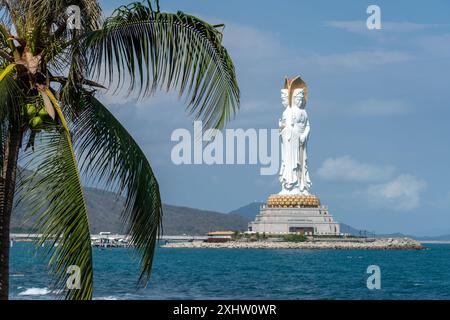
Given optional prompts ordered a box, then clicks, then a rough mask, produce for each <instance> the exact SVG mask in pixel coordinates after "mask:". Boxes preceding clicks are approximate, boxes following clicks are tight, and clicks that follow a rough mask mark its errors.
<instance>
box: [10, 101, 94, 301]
mask: <svg viewBox="0 0 450 320" xmlns="http://www.w3.org/2000/svg"><path fill="white" fill-rule="evenodd" d="M53 98H54V97H53ZM54 106H55V109H56V111H57V112H58V115H59V117H60V118H61V119H60V120H61V121H62V123H63V126H62V127H57V129H56V130H52V131H45V132H44V133H42V134H41V135H40V138H39V144H38V145H37V147H36V149H35V151H34V152H28V153H27V154H25V155H24V160H25V159H26V161H27V163H26V167H31V168H34V169H35V173H34V174H32V175H30V176H29V177H26V178H24V180H23V181H21V184H20V186H19V189H20V191H21V192H20V197H19V201H23V200H26V201H27V202H28V203H32V204H33V205H32V208H30V209H31V213H30V216H33V215H36V216H38V219H37V223H36V225H35V229H36V230H39V232H40V233H42V235H43V236H42V238H41V239H40V240H39V244H45V243H46V241H50V243H51V245H50V246H48V245H47V246H46V249H45V252H46V254H48V255H49V256H50V261H49V264H50V267H51V273H52V274H53V279H52V283H53V284H54V286H55V288H59V289H61V290H64V292H65V296H66V298H67V299H77V300H78V299H79V300H87V299H91V298H92V290H93V266H92V248H91V238H90V232H89V222H88V213H87V208H86V202H85V199H84V194H83V189H82V186H81V181H80V177H79V174H78V168H77V162H76V159H75V154H74V150H73V147H72V142H71V137H70V132H69V131H68V127H67V125H66V123H65V120H64V117H63V115H62V113H61V110H60V109H59V106H58V105H55V104H54ZM70 266H77V267H79V268H80V285H81V286H80V288H79V289H72V290H68V289H67V288H66V282H67V279H68V277H69V274H67V271H68V268H69V267H70Z"/></svg>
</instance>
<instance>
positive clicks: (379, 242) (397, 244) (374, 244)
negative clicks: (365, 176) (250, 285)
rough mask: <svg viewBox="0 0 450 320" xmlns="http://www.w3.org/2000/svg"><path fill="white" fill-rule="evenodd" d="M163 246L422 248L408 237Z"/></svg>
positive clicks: (351, 248) (169, 244)
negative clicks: (370, 239)
mask: <svg viewBox="0 0 450 320" xmlns="http://www.w3.org/2000/svg"><path fill="white" fill-rule="evenodd" d="M161 247H163V248H217V249H220V248H227V249H344V250H396V249H397V250H398V249H410V250H418V249H423V246H422V245H421V244H420V242H418V241H416V240H413V239H410V238H382V239H376V240H372V241H369V240H356V241H355V240H354V241H348V240H345V241H344V240H341V241H340V240H333V241H326V240H320V241H318V240H316V241H304V242H288V241H229V242H223V243H214V242H201V241H194V242H174V243H167V244H164V245H162V246H161Z"/></svg>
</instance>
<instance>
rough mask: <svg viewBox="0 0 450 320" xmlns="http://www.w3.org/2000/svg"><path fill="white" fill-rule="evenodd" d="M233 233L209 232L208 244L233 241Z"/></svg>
mask: <svg viewBox="0 0 450 320" xmlns="http://www.w3.org/2000/svg"><path fill="white" fill-rule="evenodd" d="M233 236H234V232H233V231H214V232H208V238H207V239H206V242H228V241H231V240H233Z"/></svg>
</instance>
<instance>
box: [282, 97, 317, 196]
mask: <svg viewBox="0 0 450 320" xmlns="http://www.w3.org/2000/svg"><path fill="white" fill-rule="evenodd" d="M282 123H283V124H284V125H285V127H284V128H283V130H282V131H281V133H280V135H281V158H282V164H281V168H280V174H279V178H280V182H281V185H282V191H281V192H280V194H309V189H310V188H311V180H310V178H309V173H308V164H307V162H308V161H307V160H308V156H307V153H306V149H307V142H308V137H309V131H310V127H309V120H308V114H307V113H306V110H305V109H303V108H299V107H297V106H293V107H287V108H286V109H285V110H284V112H283V116H282Z"/></svg>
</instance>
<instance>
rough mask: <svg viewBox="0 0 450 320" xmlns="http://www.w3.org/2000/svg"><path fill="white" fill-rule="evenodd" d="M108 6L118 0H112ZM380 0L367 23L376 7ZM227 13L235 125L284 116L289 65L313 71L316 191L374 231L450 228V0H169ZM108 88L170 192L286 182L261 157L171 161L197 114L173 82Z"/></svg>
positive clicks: (211, 196) (206, 197)
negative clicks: (373, 25) (116, 90)
mask: <svg viewBox="0 0 450 320" xmlns="http://www.w3.org/2000/svg"><path fill="white" fill-rule="evenodd" d="M101 3H102V4H103V8H104V11H105V12H107V13H110V12H111V10H112V8H113V7H115V6H118V5H119V4H123V3H127V2H122V1H102V2H101ZM369 4H376V5H378V6H380V8H381V23H382V29H381V30H368V29H367V28H366V27H365V21H366V19H367V17H368V14H367V13H366V8H367V6H368V5H369ZM161 9H162V10H163V11H169V12H174V11H177V10H181V11H184V12H186V13H190V14H193V15H196V16H199V17H200V18H202V19H204V20H206V21H209V22H211V23H225V24H226V27H225V30H224V45H225V46H226V47H227V49H228V50H229V52H230V54H231V56H232V58H233V59H234V61H235V65H236V70H237V76H238V81H239V85H240V89H241V93H242V103H241V110H240V111H239V113H238V114H237V116H236V118H235V119H234V120H233V121H232V122H230V123H229V124H228V126H227V127H228V128H243V129H247V128H255V129H263V128H265V129H271V128H276V127H277V125H278V123H277V121H278V118H279V117H280V115H281V112H282V106H281V103H280V98H279V90H280V88H281V86H282V83H283V78H284V76H285V75H289V76H294V75H301V76H302V77H303V78H304V79H305V81H306V82H307V83H308V86H309V90H310V98H309V102H308V105H307V111H308V114H309V117H310V122H311V136H310V142H309V146H308V148H309V150H308V152H309V168H310V176H311V179H312V181H313V189H312V192H313V193H314V194H317V195H319V196H320V198H321V200H322V203H324V204H326V205H328V206H329V208H330V211H331V212H332V213H333V214H334V216H335V218H336V219H337V220H338V221H340V222H345V223H347V224H350V225H353V226H355V227H358V228H363V229H367V230H373V231H376V232H379V233H381V232H397V231H398V232H405V233H414V234H417V235H423V234H429V235H435V234H443V233H450V186H449V183H448V181H449V180H450V174H449V170H448V164H449V163H450V151H449V148H448V146H447V143H448V137H449V136H450V126H449V125H448V123H449V119H450V109H449V99H450V90H449V84H450V81H449V79H448V73H449V71H450V18H449V16H448V12H450V2H448V1H439V0H435V1H433V2H432V5H429V4H427V3H426V2H417V4H412V3H411V2H410V1H395V2H393V1H376V2H373V1H371V2H366V1H339V2H338V1H333V2H332V1H277V2H273V1H253V0H252V1H250V0H248V1H234V0H232V1H206V0H195V1H194V0H183V1H175V0H171V1H170V0H167V1H164V0H162V1H161ZM102 100H103V101H104V102H105V103H106V104H107V105H108V106H109V108H110V110H111V111H112V112H113V113H114V114H115V115H116V116H117V117H118V118H119V119H120V120H121V121H122V122H123V123H124V125H125V126H126V127H127V128H128V129H129V131H130V132H131V133H132V135H133V136H134V137H135V138H136V140H137V141H138V142H139V143H140V145H141V146H142V148H143V149H144V151H145V153H146V155H147V156H148V158H149V160H150V162H151V164H152V167H153V169H154V171H155V172H156V175H157V177H158V180H159V183H160V186H161V193H162V198H163V201H164V202H166V203H170V204H175V205H185V206H190V207H195V208H202V209H210V210H216V211H221V212H228V211H230V210H233V209H235V208H237V207H240V206H242V205H245V204H247V203H249V202H252V201H265V199H267V196H268V195H270V194H273V193H277V192H279V185H278V182H277V177H276V176H261V175H260V167H259V165H210V166H208V165H180V166H176V165H174V164H172V162H171V159H170V152H171V149H172V147H173V146H174V145H175V143H174V142H171V141H170V136H171V133H172V131H173V130H174V129H177V128H187V129H189V130H192V123H193V119H192V118H189V117H188V116H187V114H186V113H185V109H184V104H183V101H178V100H177V98H176V95H175V94H167V93H165V92H161V93H158V94H156V96H155V97H152V98H150V99H148V100H145V101H140V102H136V101H135V100H133V99H131V98H123V97H120V96H111V95H110V94H106V95H105V96H103V97H102Z"/></svg>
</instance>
